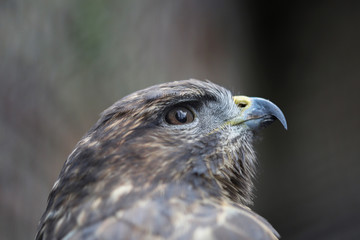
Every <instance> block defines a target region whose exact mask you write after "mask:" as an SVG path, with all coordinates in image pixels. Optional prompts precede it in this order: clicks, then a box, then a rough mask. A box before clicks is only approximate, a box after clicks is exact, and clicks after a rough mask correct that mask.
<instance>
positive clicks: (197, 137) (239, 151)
mask: <svg viewBox="0 0 360 240" xmlns="http://www.w3.org/2000/svg"><path fill="white" fill-rule="evenodd" d="M276 119H278V120H279V121H280V122H281V123H282V125H283V126H284V127H285V128H287V125H286V121H285V117H284V115H283V113H282V112H281V110H280V109H279V108H278V107H277V106H276V105H275V104H273V103H272V102H270V101H268V100H265V99H262V98H251V97H246V96H232V94H231V93H230V91H228V90H226V89H225V88H223V87H220V86H218V85H216V84H214V83H211V82H209V81H206V82H205V81H199V80H194V79H190V80H184V81H175V82H169V83H164V84H159V85H155V86H152V87H149V88H147V89H144V90H140V91H137V92H135V93H133V94H130V95H128V96H126V97H124V98H122V99H121V100H119V101H118V102H116V103H114V104H113V105H112V106H111V107H110V108H108V109H107V110H105V111H104V112H103V113H102V115H101V117H100V119H99V120H98V121H97V123H96V124H95V125H94V126H93V127H92V128H91V129H90V131H89V132H88V133H87V134H86V135H85V136H84V137H83V138H82V139H81V140H80V141H79V142H78V144H77V145H76V147H75V150H74V151H73V152H72V153H71V154H70V156H69V157H68V159H67V160H66V162H65V164H64V167H63V169H62V170H61V172H60V175H59V178H58V180H57V181H56V182H55V184H54V186H53V188H52V190H51V192H50V195H49V198H48V205H47V208H46V211H45V213H44V214H43V216H42V218H41V220H40V224H39V228H38V232H37V235H36V239H38V240H40V239H277V238H278V237H279V235H278V233H277V232H276V231H275V230H274V228H273V227H272V226H271V225H270V224H269V223H268V222H267V221H266V220H265V219H264V218H262V217H261V216H259V215H258V214H256V213H255V212H253V211H252V210H251V209H250V208H249V207H248V205H250V204H251V203H252V189H253V182H252V178H253V177H254V174H255V165H256V159H255V152H254V149H253V144H252V143H253V140H254V137H255V136H256V132H257V131H258V130H259V129H261V128H263V127H265V126H267V125H269V124H270V123H272V122H273V121H275V120H276Z"/></svg>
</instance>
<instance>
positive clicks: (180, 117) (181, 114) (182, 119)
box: [175, 110, 187, 123]
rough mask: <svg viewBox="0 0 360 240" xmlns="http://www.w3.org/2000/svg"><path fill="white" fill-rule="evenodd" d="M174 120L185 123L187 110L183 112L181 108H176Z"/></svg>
mask: <svg viewBox="0 0 360 240" xmlns="http://www.w3.org/2000/svg"><path fill="white" fill-rule="evenodd" d="M175 117H176V120H178V121H179V122H181V123H186V121H187V112H184V111H182V110H177V111H176V113H175Z"/></svg>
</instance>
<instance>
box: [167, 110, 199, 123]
mask: <svg viewBox="0 0 360 240" xmlns="http://www.w3.org/2000/svg"><path fill="white" fill-rule="evenodd" d="M165 120H166V122H168V123H169V124H171V125H182V124H188V123H191V122H193V121H194V114H193V112H192V111H190V110H189V109H188V108H186V107H174V108H173V109H171V110H170V111H169V112H168V113H167V114H166V116H165Z"/></svg>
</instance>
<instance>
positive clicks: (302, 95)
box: [0, 0, 360, 240]
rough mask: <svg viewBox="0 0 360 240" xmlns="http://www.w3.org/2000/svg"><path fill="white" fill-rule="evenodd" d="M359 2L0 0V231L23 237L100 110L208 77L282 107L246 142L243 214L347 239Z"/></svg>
mask: <svg viewBox="0 0 360 240" xmlns="http://www.w3.org/2000/svg"><path fill="white" fill-rule="evenodd" d="M359 5H360V2H356V1H352V3H351V4H350V1H316V3H315V2H313V3H311V4H310V3H308V2H307V3H305V2H303V1H291V4H290V3H289V1H239V0H237V1H230V0H229V1H215V0H198V1H192V0H176V1H175V0H170V1H169V0H149V1H131V0H127V1H124V0H116V1H115V0H104V1H100V0H72V1H70V0H61V1H60V0H54V1H48V0H32V1H28V0H2V1H1V2H0V56H1V57H0V238H1V239H31V238H33V237H34V235H35V231H36V227H37V222H38V220H39V218H40V216H41V214H42V213H43V211H44V210H45V207H46V199H47V195H48V193H49V191H50V189H51V187H52V185H53V183H54V181H55V180H56V178H57V176H58V174H59V172H60V169H61V167H62V165H63V163H64V161H65V160H66V158H67V156H68V154H69V153H70V152H71V151H72V149H73V147H74V146H75V144H76V142H77V141H78V140H79V139H80V138H81V137H82V135H83V134H85V132H86V131H87V130H88V129H89V128H90V127H91V126H92V125H93V124H94V123H95V121H96V120H97V119H98V116H99V113H100V112H102V111H103V110H104V109H105V108H107V107H108V106H109V105H111V104H112V103H113V102H115V101H116V100H118V99H120V98H121V97H123V96H125V95H126V94H129V93H131V92H133V91H135V90H139V89H142V88H144V87H148V86H150V85H153V84H156V83H162V82H167V81H173V80H181V79H189V78H197V79H203V80H204V79H209V80H211V81H213V82H215V83H218V84H221V85H223V86H225V87H227V88H229V89H230V90H231V91H233V93H235V94H245V95H248V96H261V97H264V98H268V99H271V100H272V101H273V102H275V103H276V104H277V105H278V106H279V107H281V109H282V110H283V111H284V113H285V115H286V117H287V120H288V125H289V130H288V131H287V132H286V131H285V130H283V129H282V128H281V126H280V124H279V123H277V124H274V126H273V127H271V128H268V129H266V130H265V131H264V133H263V139H262V141H261V142H259V143H257V148H258V156H259V160H260V164H259V165H260V169H259V177H258V178H257V180H256V186H257V191H256V195H257V197H256V199H255V205H254V206H253V208H254V209H255V210H256V211H257V212H258V213H259V214H261V215H262V216H264V217H265V218H266V219H268V220H269V221H270V222H271V223H272V224H273V226H274V227H275V228H276V229H277V230H278V231H279V232H280V234H281V235H282V237H283V239H292V240H295V239H296V240H297V239H360V187H359V183H360V149H359V148H360V147H359V133H360V132H359V125H360V113H359V109H360V108H359V102H360V101H359V99H360V98H359V90H360V81H359V79H360V27H359V26H360V25H359V23H360V6H359Z"/></svg>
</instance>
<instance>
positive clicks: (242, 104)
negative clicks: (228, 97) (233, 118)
mask: <svg viewBox="0 0 360 240" xmlns="http://www.w3.org/2000/svg"><path fill="white" fill-rule="evenodd" d="M233 100H234V102H235V104H236V105H237V106H238V107H239V108H246V107H248V106H249V105H250V103H251V99H250V98H249V97H246V96H234V97H233Z"/></svg>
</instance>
